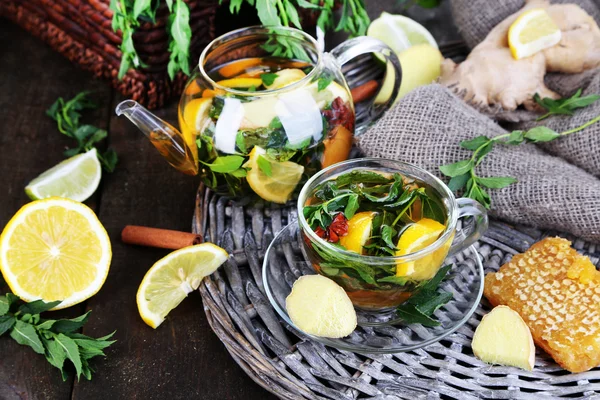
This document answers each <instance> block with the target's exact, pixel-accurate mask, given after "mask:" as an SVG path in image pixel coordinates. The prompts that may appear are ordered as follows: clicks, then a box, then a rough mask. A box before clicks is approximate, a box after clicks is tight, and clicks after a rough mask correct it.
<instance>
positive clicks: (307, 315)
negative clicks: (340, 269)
mask: <svg viewBox="0 0 600 400" xmlns="http://www.w3.org/2000/svg"><path fill="white" fill-rule="evenodd" d="M285 308H286V309H287V312H288V314H289V316H290V318H291V319H292V322H293V323H294V325H296V326H297V327H298V328H299V329H300V330H301V331H303V332H305V333H308V334H310V335H314V336H321V337H328V338H341V337H344V336H348V335H349V334H351V333H352V331H354V329H355V328H356V323H357V320H356V311H354V306H353V305H352V302H351V301H350V298H349V297H348V295H347V294H346V292H345V291H344V289H342V287H341V286H339V285H338V284H337V283H335V282H334V281H332V280H331V279H329V278H326V277H324V276H322V275H305V276H301V277H300V278H298V280H296V282H294V285H293V286H292V292H291V293H290V294H289V296H288V297H287V298H286V299H285Z"/></svg>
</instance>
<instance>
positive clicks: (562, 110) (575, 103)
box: [533, 89, 600, 121]
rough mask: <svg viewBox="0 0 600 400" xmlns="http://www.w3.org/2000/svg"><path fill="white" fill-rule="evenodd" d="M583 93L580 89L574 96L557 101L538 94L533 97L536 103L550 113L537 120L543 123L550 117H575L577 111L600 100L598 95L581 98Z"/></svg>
mask: <svg viewBox="0 0 600 400" xmlns="http://www.w3.org/2000/svg"><path fill="white" fill-rule="evenodd" d="M581 92H582V91H581V89H579V90H577V92H576V93H575V94H574V95H573V96H571V97H567V98H562V99H557V100H554V99H552V98H550V97H545V98H543V99H542V98H541V97H540V95H539V94H537V93H536V94H535V95H534V96H533V99H534V100H535V102H536V103H538V104H539V105H540V106H541V107H543V108H544V109H546V111H548V112H547V113H546V114H544V115H542V116H541V117H539V118H538V119H537V120H538V121H541V120H543V119H544V118H546V117H549V116H550V115H573V113H574V111H575V110H576V109H578V108H583V107H587V106H589V105H590V104H593V103H594V102H596V101H597V100H598V99H600V95H597V94H592V95H588V96H584V97H581Z"/></svg>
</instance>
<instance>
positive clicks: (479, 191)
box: [439, 91, 600, 208]
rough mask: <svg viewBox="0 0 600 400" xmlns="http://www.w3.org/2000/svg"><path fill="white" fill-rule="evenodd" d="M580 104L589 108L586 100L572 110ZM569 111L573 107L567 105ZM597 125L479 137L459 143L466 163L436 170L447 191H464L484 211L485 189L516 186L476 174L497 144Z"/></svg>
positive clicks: (487, 204) (486, 204)
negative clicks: (443, 178) (467, 155)
mask: <svg viewBox="0 0 600 400" xmlns="http://www.w3.org/2000/svg"><path fill="white" fill-rule="evenodd" d="M578 93H580V91H578ZM538 97H539V96H538ZM588 97H590V96H588ZM582 99H585V98H582ZM544 100H548V99H544ZM552 101H555V100H552ZM594 101H595V100H594ZM546 103H547V102H546ZM584 103H586V105H589V104H591V103H590V100H589V99H587V100H585V102H582V103H576V104H579V105H578V106H577V107H575V108H579V107H583V105H582V104H584ZM548 104H549V103H547V105H548ZM557 107H558V106H557ZM570 107H574V106H573V105H571V106H570ZM571 109H574V108H571ZM551 113H555V114H559V113H560V112H557V111H552V112H550V113H549V114H548V115H550V114H551ZM544 117H545V116H544ZM598 121H600V116H597V117H595V118H593V119H591V120H590V121H588V122H586V123H584V124H582V125H580V126H578V127H576V128H573V129H569V130H568V131H564V132H556V131H554V130H552V129H550V128H548V127H545V126H536V127H535V128H531V129H529V130H527V131H512V132H510V133H505V134H503V135H498V136H496V137H493V138H489V137H487V136H483V135H482V136H477V137H475V138H473V139H470V140H463V141H462V142H460V147H462V148H464V149H467V150H470V151H472V152H473V155H472V156H471V157H470V158H468V159H466V160H461V161H458V162H455V163H452V164H447V165H442V166H440V167H439V169H440V171H441V172H442V174H444V175H446V176H448V177H450V178H451V179H450V181H449V182H448V187H449V188H450V190H452V191H455V192H456V191H459V190H463V189H464V194H463V195H464V196H465V197H469V198H471V199H474V200H477V201H478V202H479V203H481V205H483V206H484V207H485V208H490V207H491V206H492V200H491V197H490V195H489V193H488V192H487V190H486V188H487V189H501V188H504V187H507V186H509V185H511V184H513V183H515V182H517V179H516V178H514V177H512V176H493V177H481V176H479V175H478V174H477V171H476V169H477V166H479V164H481V162H482V161H483V160H484V158H485V156H486V155H488V154H489V153H490V152H491V151H492V149H493V148H494V146H495V145H497V144H501V145H507V146H517V145H520V144H521V143H543V142H551V141H553V140H555V139H558V138H561V137H564V136H568V135H570V134H572V133H575V132H579V131H581V130H583V129H585V128H587V127H588V126H591V125H593V124H595V123H597V122H598Z"/></svg>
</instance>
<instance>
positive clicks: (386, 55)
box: [116, 26, 401, 203]
mask: <svg viewBox="0 0 600 400" xmlns="http://www.w3.org/2000/svg"><path fill="white" fill-rule="evenodd" d="M372 52H374V53H377V54H378V57H379V58H380V59H381V58H382V57H383V59H385V62H386V63H387V66H388V67H387V70H388V71H390V70H394V71H393V72H394V75H393V76H394V79H395V82H394V85H393V90H392V95H391V96H389V99H388V100H387V101H385V102H383V103H380V104H372V105H371V106H370V109H369V110H367V112H366V113H365V115H366V118H363V120H361V121H360V124H358V126H357V124H356V123H355V122H356V121H355V110H354V104H353V101H352V97H351V93H350V90H349V88H348V85H347V83H346V80H345V78H344V76H343V74H342V69H341V65H343V64H345V63H346V62H348V61H349V60H351V59H352V58H354V57H356V56H358V55H361V54H365V53H372ZM400 79H401V70H400V62H399V61H398V58H397V57H396V55H395V54H394V52H393V51H392V50H391V49H390V48H389V47H387V46H386V45H385V44H384V43H382V42H380V41H379V40H377V39H373V38H370V37H357V38H354V39H350V40H348V41H346V42H344V43H342V44H340V45H339V46H337V47H336V48H335V49H333V51H332V52H331V53H324V52H322V51H321V50H320V49H319V46H318V44H317V41H316V40H315V39H313V38H312V37H311V36H310V35H308V34H306V33H304V32H302V31H300V30H297V29H294V28H286V27H276V28H270V27H260V26H259V27H249V28H242V29H239V30H236V31H233V32H229V33H227V34H225V35H223V36H221V37H219V38H217V39H215V40H213V41H212V42H211V43H210V44H209V45H208V46H207V47H206V48H205V49H204V51H203V52H202V54H201V56H200V61H199V65H198V67H196V69H195V70H194V71H193V73H192V75H191V77H190V79H189V81H188V82H187V84H186V86H185V89H184V92H183V94H182V96H181V99H180V102H179V107H178V119H179V128H180V131H178V130H177V129H175V128H174V127H173V126H172V125H170V124H169V123H167V122H165V121H163V120H161V119H160V118H158V117H157V116H155V115H154V114H152V113H150V112H149V111H148V110H147V109H145V108H144V107H143V106H141V105H140V104H138V103H136V102H135V101H133V100H125V101H123V102H121V103H120V104H119V105H117V108H116V113H117V115H121V114H123V115H125V116H126V117H127V118H129V119H130V120H131V121H132V122H133V123H134V124H135V125H136V126H137V127H138V128H139V129H140V130H142V132H144V134H145V135H146V136H147V137H148V138H149V139H150V141H151V142H152V144H153V145H154V146H155V147H156V149H157V150H158V151H159V152H160V153H161V154H162V155H163V157H165V158H166V159H167V161H168V162H169V163H170V164H171V165H172V166H173V167H175V168H177V169H178V170H180V171H181V172H184V173H186V174H190V175H196V174H200V175H201V178H202V180H203V182H204V183H205V184H206V185H207V186H208V187H210V188H212V189H213V190H215V191H216V192H218V193H221V194H225V195H228V196H231V197H237V198H240V197H249V198H250V197H251V196H250V195H252V194H253V193H255V194H257V195H258V196H260V197H261V198H262V199H264V200H267V201H271V202H276V203H285V202H286V201H287V200H289V199H290V198H291V197H292V195H293V194H295V193H297V192H298V191H299V189H300V187H301V186H302V183H303V182H304V181H306V180H307V179H308V178H309V177H310V176H312V175H313V174H314V173H316V172H317V171H319V170H320V169H322V168H325V167H327V166H329V165H332V164H335V163H337V162H340V161H343V160H345V159H347V158H348V156H349V154H350V150H351V148H352V142H353V137H354V135H355V134H358V133H360V132H362V131H363V130H364V129H365V128H366V127H368V125H369V124H371V123H372V122H374V121H375V120H376V119H378V118H379V117H380V116H381V115H382V114H383V112H384V111H386V110H387V109H388V108H389V107H390V106H391V105H393V99H395V98H396V95H397V93H398V90H399V88H400Z"/></svg>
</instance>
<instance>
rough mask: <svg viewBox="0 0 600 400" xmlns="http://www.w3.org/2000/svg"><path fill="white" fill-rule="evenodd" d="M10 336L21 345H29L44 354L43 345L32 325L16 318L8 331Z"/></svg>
mask: <svg viewBox="0 0 600 400" xmlns="http://www.w3.org/2000/svg"><path fill="white" fill-rule="evenodd" d="M10 337H11V338H13V339H14V340H15V341H16V342H17V343H19V344H21V345H24V346H29V347H31V348H32V349H33V351H35V352H36V353H38V354H44V346H43V345H42V342H41V341H40V337H39V336H38V333H37V331H36V330H35V328H34V326H33V325H31V324H28V323H26V322H23V321H20V320H18V319H17V320H16V321H15V325H14V326H13V328H12V330H11V331H10Z"/></svg>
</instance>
